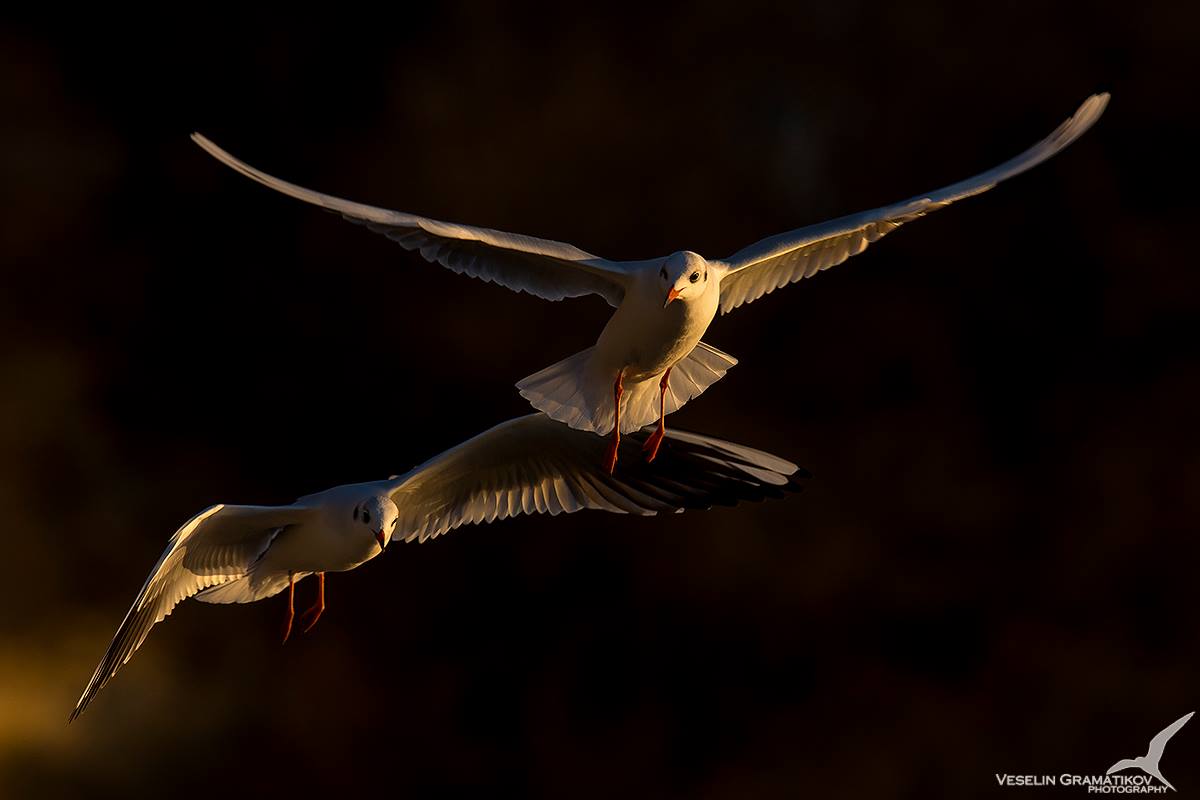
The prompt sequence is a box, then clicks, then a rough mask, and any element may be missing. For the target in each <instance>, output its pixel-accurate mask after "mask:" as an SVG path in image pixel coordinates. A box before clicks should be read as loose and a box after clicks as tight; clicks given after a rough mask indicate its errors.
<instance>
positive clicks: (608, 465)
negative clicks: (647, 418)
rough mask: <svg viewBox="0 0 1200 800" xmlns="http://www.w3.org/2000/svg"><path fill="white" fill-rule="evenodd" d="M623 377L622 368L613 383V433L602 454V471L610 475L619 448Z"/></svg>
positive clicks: (615, 463)
mask: <svg viewBox="0 0 1200 800" xmlns="http://www.w3.org/2000/svg"><path fill="white" fill-rule="evenodd" d="M624 375H625V370H624V369H623V368H622V369H621V371H620V372H618V373H617V380H616V381H615V382H614V383H613V431H612V439H610V440H609V442H608V450H607V451H606V452H605V453H604V471H605V472H607V473H608V474H609V475H612V473H613V470H614V469H616V468H617V448H618V447H620V446H621V395H622V394H623V393H624V391H625V388H624V387H623V386H622V385H621V379H622V378H623V377H624Z"/></svg>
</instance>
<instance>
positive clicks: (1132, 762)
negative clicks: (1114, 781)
mask: <svg viewBox="0 0 1200 800" xmlns="http://www.w3.org/2000/svg"><path fill="white" fill-rule="evenodd" d="M1141 766H1142V765H1141V764H1139V763H1138V761H1137V759H1136V758H1122V759H1121V760H1120V761H1118V762H1117V763H1115V764H1113V765H1112V766H1111V767H1109V768H1108V772H1106V773H1104V774H1105V775H1112V774H1113V773H1114V772H1120V771H1121V770H1123V769H1129V768H1130V767H1137V768H1139V769H1141Z"/></svg>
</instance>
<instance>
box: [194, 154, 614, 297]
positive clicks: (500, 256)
mask: <svg viewBox="0 0 1200 800" xmlns="http://www.w3.org/2000/svg"><path fill="white" fill-rule="evenodd" d="M192 140H193V141H195V142H196V144H198V145H200V146H201V147H202V148H204V149H205V150H206V151H207V152H208V153H209V154H210V155H212V156H213V157H214V158H216V159H217V160H218V161H220V162H221V163H223V164H225V165H227V166H229V167H231V168H233V169H235V170H237V171H238V172H240V173H242V174H243V175H245V176H246V177H248V178H251V179H253V180H256V181H258V182H259V183H261V184H263V185H264V186H269V187H270V188H272V189H274V190H275V191H277V192H282V193H283V194H286V195H288V196H290V197H294V198H296V199H297V200H303V201H304V202H306V203H311V204H313V205H315V206H320V207H321V208H324V209H327V210H329V211H332V212H334V213H336V214H341V215H342V216H343V217H345V218H346V219H348V220H349V221H351V222H354V223H357V224H360V225H365V226H367V228H369V229H370V230H372V231H375V232H376V233H382V234H383V235H384V236H386V237H388V238H389V239H391V240H393V241H395V242H397V243H399V244H400V246H401V247H403V248H404V249H405V250H416V251H418V252H419V253H420V254H421V256H422V257H423V258H424V259H425V260H426V261H430V262H433V263H435V264H441V265H442V266H443V267H446V268H447V269H450V270H452V271H453V272H457V273H458V274H460V275H470V276H471V277H473V278H480V279H481V280H484V281H489V282H491V283H498V284H500V285H501V286H504V287H507V288H509V289H512V290H513V291H516V292H528V293H529V294H532V295H537V296H538V297H541V298H544V299H546V300H562V299H563V298H565V297H581V296H583V295H587V294H598V295H600V296H601V297H603V298H604V299H605V300H607V301H608V303H609V305H612V306H614V307H615V306H617V305H620V303H621V298H622V297H624V296H625V286H626V283H627V280H628V273H627V272H626V271H625V269H624V268H623V267H622V266H621V265H620V264H618V263H616V262H613V261H608V260H607V259H603V258H600V257H598V256H594V255H592V254H591V253H585V252H584V251H583V250H580V249H579V248H578V247H574V246H572V245H569V244H564V243H562V242H554V241H550V240H548V239H537V238H535V237H533V236H522V235H520V234H516V233H505V232H504V231H495V230H491V229H490V228H474V227H470V226H468V225H458V224H456V223H453V222H440V221H438V220H436V219H429V218H427V217H418V216H417V215H415V214H406V213H404V212H402V211H389V210H387V209H385V208H375V207H374V206H368V205H363V204H362V203H355V202H352V201H350V200H343V199H341V198H340V197H333V196H332V195H327V194H321V193H320V192H314V191H311V190H309V189H305V188H304V187H302V186H297V185H295V184H294V183H288V182H287V181H283V180H280V179H279V178H276V177H273V176H271V175H268V174H267V173H265V172H262V171H261V170H258V169H255V168H254V167H252V166H250V165H249V164H247V163H245V162H244V161H240V160H238V159H236V158H234V157H233V156H232V155H230V154H229V153H227V152H225V151H224V150H222V149H221V148H220V147H217V145H215V144H213V143H212V142H211V141H209V140H208V139H206V138H205V137H204V136H202V135H200V134H199V133H193V134H192Z"/></svg>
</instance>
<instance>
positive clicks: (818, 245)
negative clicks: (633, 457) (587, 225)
mask: <svg viewBox="0 0 1200 800" xmlns="http://www.w3.org/2000/svg"><path fill="white" fill-rule="evenodd" d="M1107 105H1108V95H1107V94H1097V95H1092V96H1091V97H1089V98H1088V99H1087V100H1085V101H1084V102H1083V105H1081V106H1080V107H1079V109H1078V110H1077V111H1076V112H1075V114H1074V116H1072V117H1071V118H1070V119H1068V120H1067V121H1066V122H1064V123H1063V124H1062V125H1060V126H1058V128H1057V129H1056V130H1055V131H1054V133H1052V134H1050V135H1049V136H1048V137H1046V138H1045V139H1043V140H1042V141H1040V142H1038V143H1037V144H1035V145H1034V146H1033V147H1031V148H1029V149H1028V150H1026V151H1025V152H1023V153H1021V154H1020V155H1019V156H1017V157H1016V158H1013V159H1010V160H1008V161H1005V162H1004V163H1003V164H1001V165H1000V166H998V167H995V168H994V169H990V170H988V171H987V172H983V173H980V174H979V175H976V176H975V177H973V178H967V179H966V180H965V181H959V182H958V183H956V184H953V185H952V186H947V187H945V188H943V189H938V190H937V191H935V192H930V193H928V194H923V195H918V196H916V197H913V198H910V199H908V200H905V201H903V202H901V203H896V204H895V205H891V206H885V207H883V208H877V209H874V210H873V211H864V212H862V213H861V214H851V215H850V216H846V217H841V218H839V219H835V220H831V221H829V222H823V223H820V224H818V225H811V226H809V227H807V228H800V229H798V230H794V231H789V232H788V233H781V234H779V235H777V236H772V237H770V238H768V239H763V240H762V241H760V242H757V243H755V244H752V245H750V246H749V247H746V248H743V249H742V250H739V251H738V252H737V253H735V254H734V255H732V256H730V257H729V258H728V259H726V261H725V263H726V264H727V267H726V270H727V271H726V272H725V273H724V274H723V276H722V278H721V312H722V313H728V312H729V311H732V310H733V309H735V308H737V307H738V306H740V305H742V304H743V303H750V302H753V301H754V300H757V299H758V298H760V297H762V296H763V295H764V294H770V293H771V292H773V291H775V290H776V289H778V288H780V287H781V286H786V285H788V284H789V283H795V282H796V281H798V280H801V279H802V278H807V277H810V276H812V275H815V274H816V273H818V272H820V271H821V270H823V269H828V268H829V267H832V266H836V265H838V264H841V263H842V262H843V261H845V260H846V259H848V258H849V257H850V256H855V255H858V254H859V253H861V252H862V251H863V250H865V249H867V245H869V244H871V243H872V242H874V241H877V240H878V239H880V238H881V237H883V236H885V235H886V234H888V233H891V232H892V231H894V230H896V228H899V227H900V226H901V225H903V224H904V223H906V222H909V221H911V220H914V219H917V218H918V217H923V216H925V215H926V214H928V213H929V212H930V211H936V210H937V209H939V208H945V207H946V206H948V205H950V204H951V203H953V202H955V201H956V200H962V199H963V198H964V197H971V196H972V195H976V194H979V193H980V192H986V191H987V190H988V189H990V188H992V187H993V186H995V185H996V184H997V183H1000V181H1003V180H1006V179H1008V178H1011V177H1013V176H1014V175H1019V174H1021V173H1022V172H1024V171H1025V170H1027V169H1030V168H1031V167H1035V166H1037V165H1038V164H1040V163H1042V162H1043V161H1045V160H1046V159H1048V158H1050V157H1051V156H1053V155H1054V154H1055V153H1057V152H1059V151H1060V150H1062V149H1063V148H1064V147H1066V146H1067V145H1069V144H1070V143H1071V142H1073V141H1075V140H1076V139H1078V138H1079V137H1080V136H1082V135H1083V133H1084V132H1085V131H1086V130H1087V129H1088V128H1090V127H1092V125H1093V124H1095V122H1096V120H1098V119H1099V118H1100V115H1101V114H1102V113H1103V112H1104V107H1105V106H1107Z"/></svg>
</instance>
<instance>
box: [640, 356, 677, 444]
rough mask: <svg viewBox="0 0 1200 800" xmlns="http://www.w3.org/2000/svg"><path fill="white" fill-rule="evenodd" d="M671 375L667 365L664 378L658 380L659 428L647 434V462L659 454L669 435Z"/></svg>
mask: <svg viewBox="0 0 1200 800" xmlns="http://www.w3.org/2000/svg"><path fill="white" fill-rule="evenodd" d="M670 377H671V368H670V367H667V371H666V372H664V373H663V376H662V380H661V381H659V382H658V430H656V431H655V432H654V433H652V434H650V435H649V436H647V437H646V443H645V444H644V445H642V449H643V450H645V451H646V463H647V464H649V463H650V462H651V461H653V460H654V457H655V456H657V455H658V448H659V447H660V446H661V445H662V440H663V437H664V436H666V435H667V381H668V380H669V379H670Z"/></svg>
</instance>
